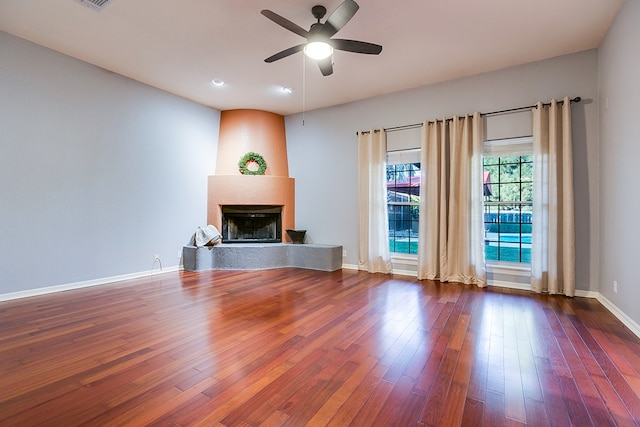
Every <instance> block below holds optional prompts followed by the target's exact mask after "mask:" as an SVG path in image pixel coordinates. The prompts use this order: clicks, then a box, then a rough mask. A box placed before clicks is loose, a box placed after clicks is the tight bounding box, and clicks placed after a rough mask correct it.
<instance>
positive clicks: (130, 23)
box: [0, 0, 623, 115]
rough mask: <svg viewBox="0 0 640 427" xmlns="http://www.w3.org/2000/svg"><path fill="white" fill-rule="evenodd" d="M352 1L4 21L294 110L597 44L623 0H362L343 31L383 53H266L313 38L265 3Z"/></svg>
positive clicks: (2, 17)
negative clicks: (326, 60) (330, 57)
mask: <svg viewBox="0 0 640 427" xmlns="http://www.w3.org/2000/svg"><path fill="white" fill-rule="evenodd" d="M341 1H342V0H297V1H287V0H112V1H111V3H109V4H108V5H107V6H106V7H104V8H103V9H102V10H100V11H96V10H93V9H91V8H89V7H87V6H84V5H82V4H80V2H79V0H0V30H4V31H6V32H8V33H10V34H14V35H17V36H19V37H22V38H24V39H27V40H30V41H32V42H34V43H37V44H39V45H42V46H46V47H49V48H51V49H54V50H56V51H59V52H62V53H64V54H67V55H70V56H72V57H75V58H78V59H81V60H83V61H86V62H89V63H91V64H95V65H97V66H99V67H102V68H105V69H107V70H110V71H114V72H116V73H118V74H121V75H124V76H127V77H130V78H132V79H135V80H138V81H140V82H143V83H146V84H148V85H150V86H154V87H157V88H160V89H163V90H165V91H167V92H171V93H174V94H176V95H180V96H182V97H185V98H188V99H191V100H193V101H196V102H198V103H201V104H204V105H208V106H211V107H214V108H216V109H219V110H229V109H236V108H252V109H261V110H267V111H272V112H276V113H280V114H284V115H287V114H293V113H297V112H300V111H302V110H303V109H304V110H306V111H309V110H313V109H316V108H321V107H327V106H332V105H338V104H342V103H346V102H351V101H356V100H359V99H364V98H368V97H371V96H375V95H380V94H384V93H391V92H397V91H400V90H404V89H409V88H413V87H417V86H422V85H425V84H430V83H435V82H440V81H445V80H451V79H454V78H458V77H463V76H468V75H473V74H478V73H482V72H486V71H492V70H496V69H500V68H505V67H509V66H513V65H518V64H523V63H527V62H532V61H537V60H541V59H545V58H550V57H554V56H559V55H563V54H568V53H573V52H578V51H581V50H585V49H590V48H595V47H598V45H599V44H600V42H601V40H602V38H603V37H604V35H605V34H606V31H607V29H608V28H609V26H610V24H611V22H612V21H613V18H614V17H615V15H616V13H617V12H618V10H619V9H620V7H621V6H622V3H623V0H402V1H394V2H392V1H389V0H357V1H358V2H359V4H360V10H359V11H358V12H357V13H356V15H355V16H354V17H353V19H352V20H351V21H350V22H348V23H347V25H346V26H345V27H344V28H343V29H342V30H340V31H339V32H338V34H337V35H336V36H334V37H336V38H344V39H355V40H362V41H368V42H372V43H376V44H380V45H382V46H383V50H382V53H381V54H380V55H378V56H374V55H360V54H354V53H348V52H341V51H336V53H335V54H334V73H333V75H331V76H328V77H323V76H322V75H321V74H320V71H319V70H318V68H317V65H316V64H315V63H313V62H312V61H311V60H306V64H305V61H304V59H303V57H304V55H303V54H302V53H297V54H294V55H292V56H290V57H287V58H285V59H282V60H280V61H276V62H274V63H271V64H267V63H265V62H264V59H265V58H267V57H268V56H271V55H272V54H274V53H276V52H279V51H281V50H283V49H285V48H288V47H290V46H293V45H297V44H300V43H303V42H304V39H303V38H301V37H300V36H298V35H296V34H293V33H291V32H289V31H287V30H285V29H283V28H281V27H279V26H278V25H276V24H275V23H273V22H272V21H270V20H268V19H267V18H265V17H264V16H262V15H261V14H260V10H262V9H270V10H272V11H274V12H276V13H278V14H280V15H282V16H284V17H285V18H287V19H289V20H290V21H293V22H295V23H296V24H298V25H299V26H301V27H303V28H305V29H308V28H309V27H310V26H311V24H313V23H314V22H315V19H314V18H313V16H312V15H311V7H312V6H313V5H315V4H322V5H324V6H325V7H326V8H327V10H328V13H327V16H329V14H330V13H331V12H332V11H333V10H334V9H335V8H336V7H337V6H338V5H339V4H340V3H341ZM325 19H326V17H325ZM1 54H2V53H1V52H0V55H1ZM214 78H217V79H222V80H224V81H225V82H226V84H225V85H224V86H222V87H214V86H213V85H211V83H210V81H211V79H214ZM305 80H306V84H304V83H305ZM282 86H290V87H293V88H294V89H295V91H294V93H293V94H292V95H286V94H285V93H284V92H283V91H282V90H281V87H282ZM305 88H306V90H305Z"/></svg>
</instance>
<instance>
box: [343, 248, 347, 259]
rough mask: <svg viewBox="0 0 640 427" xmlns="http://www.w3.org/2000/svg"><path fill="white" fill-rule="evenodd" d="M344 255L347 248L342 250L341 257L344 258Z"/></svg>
mask: <svg viewBox="0 0 640 427" xmlns="http://www.w3.org/2000/svg"><path fill="white" fill-rule="evenodd" d="M346 256H347V250H346V249H343V250H342V258H346Z"/></svg>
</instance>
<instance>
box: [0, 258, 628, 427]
mask: <svg viewBox="0 0 640 427" xmlns="http://www.w3.org/2000/svg"><path fill="white" fill-rule="evenodd" d="M0 330H1V331H2V333H1V334H0V378H1V381H2V384H1V386H0V425H65V426H74V425H152V426H186V425H189V426H192V425H206V426H211V425H220V426H257V425H264V426H271V425H273V426H280V425H294V426H298V425H313V426H315V425H318V426H323V425H332V426H345V425H354V426H360V425H363V426H364V425H366V426H369V425H397V426H409V425H417V426H420V425H423V426H427V425H428V426H440V425H447V426H450V425H451V426H455V425H462V426H479V425H491V426H493V425H505V426H522V425H527V426H548V425H571V424H573V425H580V426H583V425H584V426H586V425H594V426H598V427H599V426H607V425H616V426H626V425H629V426H640V339H638V337H636V336H634V335H633V334H632V333H631V332H630V331H629V330H628V329H627V328H626V327H624V325H622V324H621V322H620V321H619V320H618V319H616V318H615V317H614V316H613V315H612V314H611V313H609V312H608V311H607V310H606V309H605V308H604V307H603V306H602V305H601V304H600V303H599V302H597V301H596V300H593V299H586V298H564V297H559V296H549V295H536V294H531V293H528V292H524V291H518V290H510V289H502V288H488V289H479V288H476V287H474V286H468V285H460V284H455V283H436V282H432V281H428V280H424V281H418V280H416V279H415V278H410V277H404V276H388V275H383V274H368V273H365V272H358V271H348V270H340V271H336V272H331V273H326V272H318V271H311V270H302V269H287V268H284V269H274V270H261V271H207V272H201V273H192V272H177V273H167V274H157V275H154V276H152V277H148V278H141V279H136V280H130V281H123V282H117V283H113V284H110V285H103V286H99V287H95V288H85V289H79V290H75V291H69V292H61V293H57V294H51V295H43V296H39V297H31V298H25V299H20V300H14V301H5V302H0Z"/></svg>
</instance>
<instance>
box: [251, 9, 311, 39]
mask: <svg viewBox="0 0 640 427" xmlns="http://www.w3.org/2000/svg"><path fill="white" fill-rule="evenodd" d="M260 13H261V14H263V15H264V16H266V17H267V18H269V19H271V20H272V21H273V22H275V23H276V24H278V25H280V26H281V27H283V28H286V29H287V30H289V31H291V32H292V33H296V34H297V35H299V36H301V37H304V38H305V39H306V38H307V37H309V32H308V31H307V30H305V29H304V28H302V27H301V26H299V25H298V24H294V23H293V22H291V21H289V20H288V19H287V18H284V17H282V16H280V15H278V14H277V13H275V12H272V11H270V10H268V9H264V10H261V11H260Z"/></svg>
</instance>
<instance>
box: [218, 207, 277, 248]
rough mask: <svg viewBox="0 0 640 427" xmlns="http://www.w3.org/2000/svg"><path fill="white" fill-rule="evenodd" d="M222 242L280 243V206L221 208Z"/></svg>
mask: <svg viewBox="0 0 640 427" xmlns="http://www.w3.org/2000/svg"><path fill="white" fill-rule="evenodd" d="M222 241H223V242H224V243H280V242H282V206H250V205H238V206H222Z"/></svg>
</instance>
